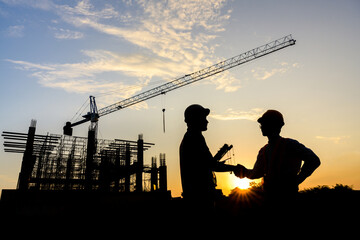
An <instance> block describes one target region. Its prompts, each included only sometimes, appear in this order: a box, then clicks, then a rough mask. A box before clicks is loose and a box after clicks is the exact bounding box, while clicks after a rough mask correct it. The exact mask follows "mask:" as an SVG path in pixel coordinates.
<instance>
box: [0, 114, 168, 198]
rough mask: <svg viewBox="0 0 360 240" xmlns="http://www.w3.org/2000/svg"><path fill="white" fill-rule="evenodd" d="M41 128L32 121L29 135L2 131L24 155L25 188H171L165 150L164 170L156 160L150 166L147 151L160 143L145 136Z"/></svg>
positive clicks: (11, 148)
mask: <svg viewBox="0 0 360 240" xmlns="http://www.w3.org/2000/svg"><path fill="white" fill-rule="evenodd" d="M35 131H36V121H35V120H32V121H31V124H30V127H29V131H28V133H17V132H5V131H4V132H3V133H2V136H3V137H4V149H5V152H11V153H23V159H22V164H21V171H20V174H19V180H18V185H17V188H18V189H19V190H21V191H26V190H57V191H61V190H85V191H103V192H143V191H155V190H156V191H164V192H165V191H167V180H166V177H167V173H166V160H165V154H160V167H159V168H157V167H156V165H157V164H156V158H153V160H152V165H151V166H146V165H144V151H146V150H148V149H149V148H150V147H151V146H153V145H154V144H153V143H147V142H144V140H143V136H142V135H141V134H140V135H139V138H138V140H137V141H129V140H120V139H114V140H105V139H97V140H96V141H94V139H87V138H85V137H75V136H66V135H57V134H47V135H38V134H35ZM91 133H93V132H90V134H89V138H91V137H93V136H91ZM154 159H155V160H154Z"/></svg>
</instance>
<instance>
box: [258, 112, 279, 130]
mask: <svg viewBox="0 0 360 240" xmlns="http://www.w3.org/2000/svg"><path fill="white" fill-rule="evenodd" d="M257 121H258V123H260V124H264V123H265V124H266V123H268V124H275V125H279V126H281V127H282V126H284V124H285V123H284V117H283V115H282V114H281V113H280V112H279V111H276V110H267V111H266V112H265V113H264V114H263V115H262V116H261V118H259V119H258V120H257Z"/></svg>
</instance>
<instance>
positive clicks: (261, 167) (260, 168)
mask: <svg viewBox="0 0 360 240" xmlns="http://www.w3.org/2000/svg"><path fill="white" fill-rule="evenodd" d="M264 174H265V147H263V148H261V149H260V151H259V153H258V156H257V158H256V162H255V164H254V167H253V169H246V173H245V176H246V177H247V178H249V179H256V178H261V177H263V176H264Z"/></svg>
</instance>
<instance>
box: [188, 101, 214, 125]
mask: <svg viewBox="0 0 360 240" xmlns="http://www.w3.org/2000/svg"><path fill="white" fill-rule="evenodd" d="M209 113H210V109H208V108H204V107H203V106H201V105H199V104H193V105H190V106H188V107H187V108H186V109H185V112H184V116H185V122H186V123H189V122H191V121H193V120H194V119H198V118H200V117H206V116H207V115H209Z"/></svg>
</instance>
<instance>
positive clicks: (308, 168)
mask: <svg viewBox="0 0 360 240" xmlns="http://www.w3.org/2000/svg"><path fill="white" fill-rule="evenodd" d="M295 143H296V144H294V145H293V146H294V147H295V149H294V150H295V151H296V152H297V154H298V155H299V156H300V157H301V159H302V160H303V161H304V164H303V166H302V167H301V169H300V172H299V173H298V178H297V182H298V184H301V183H302V182H304V180H305V179H306V178H308V177H309V176H310V175H311V174H312V173H313V172H314V171H315V170H316V169H317V168H318V167H319V166H320V164H321V162H320V159H319V157H318V156H317V155H316V154H315V153H314V152H313V151H312V150H311V149H309V148H307V147H305V146H304V145H303V144H301V143H299V142H297V141H295Z"/></svg>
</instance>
